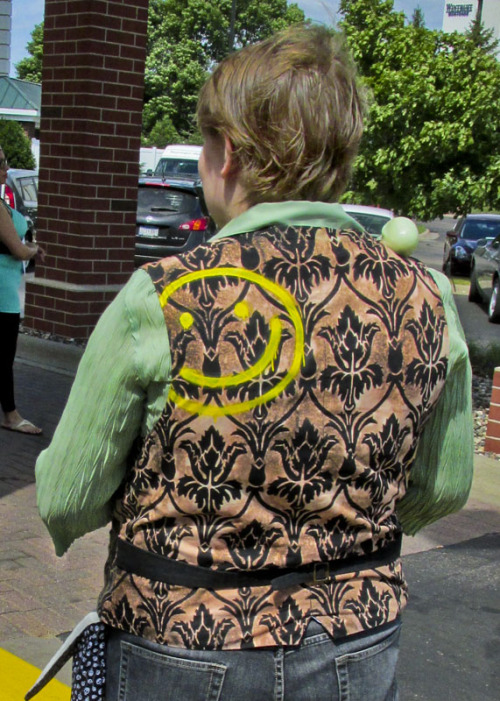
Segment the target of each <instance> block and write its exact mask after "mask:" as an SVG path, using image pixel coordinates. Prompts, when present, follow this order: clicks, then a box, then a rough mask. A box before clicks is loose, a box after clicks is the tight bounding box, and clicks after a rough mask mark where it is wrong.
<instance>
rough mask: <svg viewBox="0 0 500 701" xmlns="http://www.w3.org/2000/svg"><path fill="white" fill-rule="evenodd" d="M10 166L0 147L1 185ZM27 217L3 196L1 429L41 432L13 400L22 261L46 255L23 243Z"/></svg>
mask: <svg viewBox="0 0 500 701" xmlns="http://www.w3.org/2000/svg"><path fill="white" fill-rule="evenodd" d="M8 168H9V165H8V163H7V159H6V158H5V154H4V152H3V150H2V148H1V147H0V185H4V184H5V181H6V178H7V170H8ZM26 229H27V225H26V219H25V218H24V217H23V216H22V215H21V214H20V213H19V212H17V211H16V210H14V209H11V208H10V207H8V206H7V205H6V204H5V203H4V201H3V200H1V199H0V330H1V331H0V335H1V336H2V344H1V345H0V405H1V407H2V411H3V422H2V428H5V429H8V430H9V431H17V432H19V433H28V434H35V435H37V434H40V433H41V432H42V430H41V429H40V428H38V427H37V426H34V425H33V424H32V423H31V421H28V420H27V419H23V417H22V416H21V415H20V413H19V412H18V411H17V409H16V405H15V401H14V357H15V354H16V345H17V336H18V333H19V321H20V318H21V307H20V302H19V286H20V284H21V276H22V272H23V261H27V260H30V259H32V258H34V257H35V256H40V257H43V254H44V252H43V250H42V249H41V248H40V247H39V246H37V245H36V244H32V243H28V244H25V243H23V240H22V239H23V237H24V235H25V234H26Z"/></svg>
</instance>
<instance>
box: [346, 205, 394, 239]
mask: <svg viewBox="0 0 500 701" xmlns="http://www.w3.org/2000/svg"><path fill="white" fill-rule="evenodd" d="M342 208H343V209H344V211H345V212H346V213H347V214H349V216H351V217H352V218H353V219H355V220H356V221H357V222H358V223H359V224H361V226H362V227H363V229H364V230H365V231H367V232H368V233H369V234H371V235H372V236H377V237H379V236H380V235H381V233H382V229H383V227H384V224H387V222H388V221H389V220H390V219H394V217H395V214H394V212H392V211H391V210H390V209H381V208H380V207H368V206H365V205H361V204H343V205H342Z"/></svg>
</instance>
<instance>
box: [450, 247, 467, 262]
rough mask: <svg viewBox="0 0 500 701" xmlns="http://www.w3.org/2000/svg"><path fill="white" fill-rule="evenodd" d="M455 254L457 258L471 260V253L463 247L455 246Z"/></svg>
mask: <svg viewBox="0 0 500 701" xmlns="http://www.w3.org/2000/svg"><path fill="white" fill-rule="evenodd" d="M453 254H454V256H455V258H460V259H462V260H463V259H465V258H470V252H469V251H468V250H467V249H466V248H464V247H463V246H455V248H454V249H453Z"/></svg>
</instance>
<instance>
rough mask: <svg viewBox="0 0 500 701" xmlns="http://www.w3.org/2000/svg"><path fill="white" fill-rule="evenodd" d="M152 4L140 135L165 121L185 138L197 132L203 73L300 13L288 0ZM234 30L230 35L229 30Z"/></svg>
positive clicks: (192, 0)
mask: <svg viewBox="0 0 500 701" xmlns="http://www.w3.org/2000/svg"><path fill="white" fill-rule="evenodd" d="M231 9H232V0H218V2H216V3H214V2H212V1H209V0H150V2H149V22H148V46H147V58H146V75H145V105H144V116H143V136H144V139H145V140H147V141H151V134H152V130H153V128H154V126H155V124H156V123H157V122H158V121H162V120H163V119H165V118H166V117H168V118H169V119H170V120H171V122H172V124H173V126H174V128H175V130H176V131H177V132H178V133H179V134H180V135H181V136H182V137H183V138H184V139H188V138H190V135H191V134H192V133H193V132H194V131H195V130H196V126H195V123H194V114H195V111H196V102H197V99H198V93H199V91H200V88H201V86H202V85H203V82H204V81H205V79H206V76H207V73H208V71H209V70H211V69H212V68H213V66H214V65H215V64H216V63H217V62H218V61H220V60H221V59H222V58H223V57H224V56H225V55H226V54H227V53H228V51H229V43H230V38H231V37H232V36H234V39H233V40H234V46H236V47H240V46H245V45H246V44H248V43H250V42H253V41H257V40H259V39H263V38H265V37H266V36H269V35H270V34H272V33H273V32H275V31H277V30H279V29H282V28H284V27H286V26H288V25H290V24H294V23H296V22H301V21H303V20H304V13H303V12H302V10H300V9H299V8H298V7H297V5H295V4H292V5H289V4H288V3H287V0H236V4H235V10H236V13H235V22H234V27H232V26H231ZM231 30H233V31H231Z"/></svg>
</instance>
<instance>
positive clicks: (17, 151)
mask: <svg viewBox="0 0 500 701" xmlns="http://www.w3.org/2000/svg"><path fill="white" fill-rule="evenodd" d="M0 144H1V146H2V149H3V152H4V153H5V157H6V158H7V160H8V161H9V165H10V166H11V168H27V169H29V170H30V169H32V168H35V167H36V162H35V157H34V156H33V154H32V152H31V143H30V140H29V139H28V137H27V136H26V133H25V131H24V129H23V128H22V126H21V125H20V124H19V122H15V121H13V120H10V119H0Z"/></svg>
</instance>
